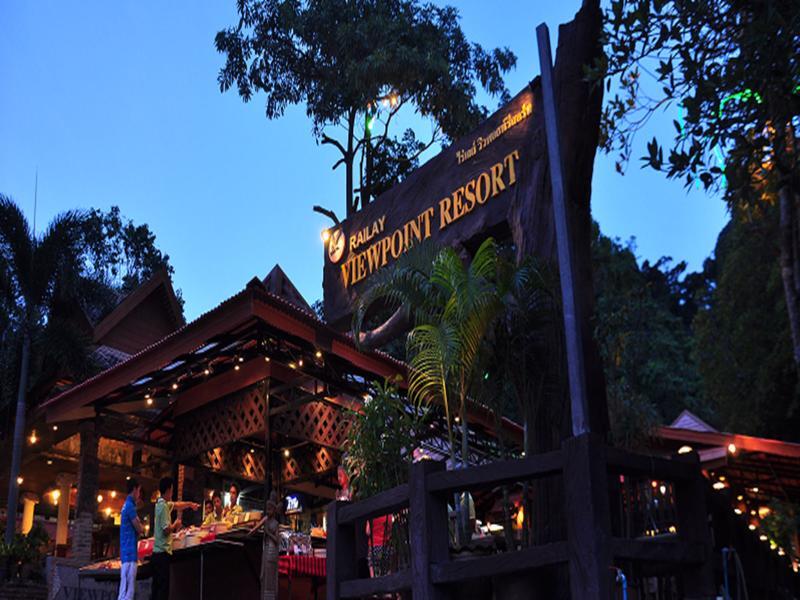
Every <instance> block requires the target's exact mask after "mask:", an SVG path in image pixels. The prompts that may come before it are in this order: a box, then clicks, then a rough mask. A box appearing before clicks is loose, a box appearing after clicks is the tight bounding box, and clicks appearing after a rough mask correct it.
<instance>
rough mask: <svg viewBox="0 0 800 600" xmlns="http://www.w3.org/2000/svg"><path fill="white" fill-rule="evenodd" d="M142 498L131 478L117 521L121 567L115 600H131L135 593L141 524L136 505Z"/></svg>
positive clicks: (138, 485)
mask: <svg viewBox="0 0 800 600" xmlns="http://www.w3.org/2000/svg"><path fill="white" fill-rule="evenodd" d="M141 498H142V486H141V485H140V484H139V482H138V481H136V480H135V479H134V478H133V477H131V478H130V479H129V480H128V497H127V498H125V504H124V505H123V507H122V512H121V513H120V521H119V553H120V560H121V562H122V566H121V568H120V571H119V596H117V600H133V594H134V592H135V591H136V564H137V560H138V558H139V557H138V552H137V550H138V539H139V536H140V535H142V524H141V523H140V522H139V515H137V514H136V505H137V504H138V502H139V500H141Z"/></svg>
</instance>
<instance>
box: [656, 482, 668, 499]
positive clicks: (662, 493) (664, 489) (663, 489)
mask: <svg viewBox="0 0 800 600" xmlns="http://www.w3.org/2000/svg"><path fill="white" fill-rule="evenodd" d="M658 491H659V492H661V495H662V496H663V495H664V494H666V493H667V486H665V485H664V484H663V483H662V484H661V486H660V487H659V488H658Z"/></svg>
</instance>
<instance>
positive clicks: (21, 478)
mask: <svg viewBox="0 0 800 600" xmlns="http://www.w3.org/2000/svg"><path fill="white" fill-rule="evenodd" d="M23 481H25V479H23V477H22V475H20V476H19V477H17V485H22V482H23Z"/></svg>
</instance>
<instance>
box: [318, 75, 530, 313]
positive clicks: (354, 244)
mask: <svg viewBox="0 0 800 600" xmlns="http://www.w3.org/2000/svg"><path fill="white" fill-rule="evenodd" d="M536 110H537V107H536V106H535V102H534V91H533V89H532V88H531V86H530V85H529V86H527V87H526V88H525V89H524V90H523V91H522V92H520V93H519V94H517V96H515V97H514V98H513V99H512V100H511V101H510V102H509V103H508V104H506V105H505V106H503V107H502V108H501V109H500V110H498V111H497V112H496V113H494V114H493V115H492V116H490V117H489V118H488V119H487V120H486V121H484V122H483V123H482V124H481V126H480V127H478V128H477V129H476V130H475V131H473V132H472V133H471V134H469V135H467V136H465V137H464V138H462V139H460V140H458V141H456V142H455V143H453V144H452V145H451V146H450V147H449V148H446V149H445V150H443V151H442V152H440V153H439V154H438V155H437V156H435V157H434V158H432V159H431V160H430V161H428V162H427V163H425V164H424V165H423V166H422V167H420V168H419V169H417V170H416V171H414V172H413V173H412V174H411V175H409V176H408V177H407V178H406V179H405V180H403V181H402V182H401V183H400V184H398V185H396V186H395V187H393V188H392V189H390V190H389V191H387V192H385V193H384V194H382V195H381V196H380V197H378V198H377V199H376V200H375V201H374V202H373V203H372V204H370V205H368V206H367V207H365V208H364V209H362V210H361V211H359V212H358V213H356V214H354V215H352V216H351V217H349V218H348V219H346V220H345V221H343V222H342V223H341V224H340V225H337V226H336V227H333V228H331V229H330V230H329V234H330V235H329V236H328V241H327V243H326V245H325V267H324V270H323V290H324V302H325V315H326V317H327V319H328V320H329V322H331V323H334V324H342V325H345V324H346V323H345V319H346V318H347V317H349V315H350V314H351V313H352V311H353V307H354V302H355V300H356V298H357V297H358V295H359V293H362V292H363V290H364V289H366V288H367V287H368V286H369V285H370V280H371V279H372V277H373V276H374V275H375V273H377V272H378V271H380V270H381V269H386V268H391V266H392V264H393V263H394V262H395V261H396V260H397V259H398V258H400V256H402V255H403V254H404V253H406V252H407V251H408V250H409V249H410V248H411V247H412V246H413V245H414V244H417V243H419V242H421V241H424V240H427V239H432V240H434V241H435V242H436V243H437V244H440V245H458V244H463V245H467V246H469V245H470V243H471V241H474V240H479V239H480V240H482V239H483V238H484V237H486V236H488V235H495V236H497V237H501V238H506V237H510V232H509V227H508V224H507V223H508V218H509V210H510V208H511V206H512V205H513V204H514V201H515V199H516V198H518V197H519V196H520V195H525V196H526V197H532V192H531V190H530V189H529V188H530V186H531V185H532V182H533V177H532V176H531V173H532V165H533V162H534V161H535V160H537V159H538V160H540V159H541V158H540V157H534V156H533V152H532V148H531V147H532V141H531V140H532V135H531V129H532V127H533V126H534V125H533V124H534V118H533V116H534V112H535V111H536Z"/></svg>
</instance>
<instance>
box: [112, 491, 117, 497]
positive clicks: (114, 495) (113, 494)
mask: <svg viewBox="0 0 800 600" xmlns="http://www.w3.org/2000/svg"><path fill="white" fill-rule="evenodd" d="M111 497H112V498H116V497H117V492H116V491H114V490H111Z"/></svg>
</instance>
